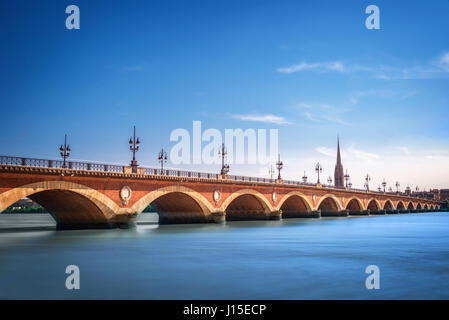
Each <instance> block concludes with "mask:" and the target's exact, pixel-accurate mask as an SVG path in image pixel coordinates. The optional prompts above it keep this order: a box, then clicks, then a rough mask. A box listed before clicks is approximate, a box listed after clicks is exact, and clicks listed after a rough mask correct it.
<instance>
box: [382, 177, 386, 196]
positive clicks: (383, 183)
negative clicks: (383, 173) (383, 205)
mask: <svg viewBox="0 0 449 320" xmlns="http://www.w3.org/2000/svg"><path fill="white" fill-rule="evenodd" d="M386 186H387V183H386V182H385V178H384V181H382V187H384V193H385V187H386Z"/></svg>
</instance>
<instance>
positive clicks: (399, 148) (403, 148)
mask: <svg viewBox="0 0 449 320" xmlns="http://www.w3.org/2000/svg"><path fill="white" fill-rule="evenodd" d="M398 150H400V151H402V152H403V153H404V154H407V155H409V154H410V150H409V149H408V147H398Z"/></svg>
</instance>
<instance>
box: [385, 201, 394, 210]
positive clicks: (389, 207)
mask: <svg viewBox="0 0 449 320" xmlns="http://www.w3.org/2000/svg"><path fill="white" fill-rule="evenodd" d="M384 210H387V211H392V210H394V206H393V203H392V202H391V200H390V199H388V200H385V203H384Z"/></svg>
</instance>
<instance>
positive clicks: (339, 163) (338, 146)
mask: <svg viewBox="0 0 449 320" xmlns="http://www.w3.org/2000/svg"><path fill="white" fill-rule="evenodd" d="M337 165H341V156H340V137H339V136H337Z"/></svg>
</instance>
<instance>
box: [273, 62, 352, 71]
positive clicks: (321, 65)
mask: <svg viewBox="0 0 449 320" xmlns="http://www.w3.org/2000/svg"><path fill="white" fill-rule="evenodd" d="M305 70H316V71H321V72H322V71H337V72H345V71H346V68H345V66H344V65H343V63H342V62H340V61H331V62H316V63H307V62H305V61H302V62H300V63H299V64H294V65H290V66H287V67H282V68H278V69H277V72H280V73H294V72H299V71H305Z"/></svg>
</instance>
